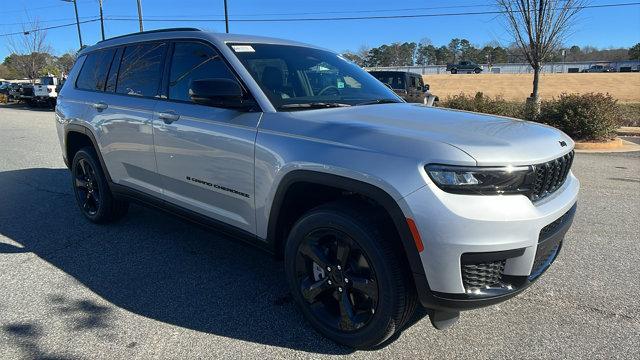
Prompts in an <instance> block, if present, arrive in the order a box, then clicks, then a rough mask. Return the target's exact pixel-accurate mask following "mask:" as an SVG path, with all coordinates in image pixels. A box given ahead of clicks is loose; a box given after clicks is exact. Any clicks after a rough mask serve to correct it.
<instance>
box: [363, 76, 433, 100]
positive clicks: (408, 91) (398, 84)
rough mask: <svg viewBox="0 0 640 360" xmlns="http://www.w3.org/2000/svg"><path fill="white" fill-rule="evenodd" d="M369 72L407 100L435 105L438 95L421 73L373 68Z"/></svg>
mask: <svg viewBox="0 0 640 360" xmlns="http://www.w3.org/2000/svg"><path fill="white" fill-rule="evenodd" d="M369 74H371V75H373V77H375V78H376V79H378V80H380V81H381V82H382V83H383V84H385V85H387V86H388V87H390V88H391V89H393V91H395V93H396V94H398V95H400V97H402V98H403V99H404V100H405V101H406V102H412V103H423V104H425V105H428V106H433V103H434V102H435V101H438V97H437V96H435V95H433V94H431V93H430V92H429V84H425V83H424V80H422V76H421V75H420V74H416V73H412V72H408V71H378V70H371V71H369Z"/></svg>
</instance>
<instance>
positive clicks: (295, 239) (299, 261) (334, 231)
mask: <svg viewBox="0 0 640 360" xmlns="http://www.w3.org/2000/svg"><path fill="white" fill-rule="evenodd" d="M392 226H393V225H390V224H389V222H388V219H387V218H386V217H385V214H383V213H381V212H380V211H377V210H376V209H375V208H372V206H371V205H370V204H367V203H363V202H358V201H354V200H350V199H344V200H337V201H335V202H332V203H327V204H324V205H320V206H318V207H316V208H314V209H311V210H309V211H307V212H306V213H305V214H304V215H302V216H301V217H300V218H299V219H298V220H297V221H296V223H295V224H294V225H293V227H292V229H291V231H290V232H289V235H288V238H287V240H286V243H285V244H284V266H285V275H286V277H287V282H288V284H289V289H290V291H291V295H292V297H293V300H294V302H295V303H296V305H297V306H298V308H299V309H300V312H301V313H302V315H303V316H304V317H305V318H306V319H307V321H308V322H309V323H310V324H311V325H312V326H313V327H314V328H315V329H316V330H317V331H318V332H320V333H321V334H323V335H324V336H326V337H328V338H329V339H331V340H333V341H335V342H337V343H340V344H342V345H346V346H349V347H352V348H359V349H369V348H373V347H376V346H379V345H381V344H383V343H385V342H386V341H387V340H389V339H391V338H393V335H394V334H398V333H399V332H400V331H401V330H402V329H403V327H404V325H405V324H407V322H408V320H409V318H410V317H411V316H412V315H413V314H414V313H415V309H416V306H417V297H416V294H415V287H414V285H413V283H412V279H413V278H412V276H411V273H410V271H409V269H408V267H407V266H406V260H405V261H403V253H402V250H401V248H399V247H398V246H399V243H400V240H399V239H398V238H397V235H395V233H394V232H393V231H391V230H390V229H391V228H392Z"/></svg>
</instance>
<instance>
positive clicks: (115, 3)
mask: <svg viewBox="0 0 640 360" xmlns="http://www.w3.org/2000/svg"><path fill="white" fill-rule="evenodd" d="M103 2H104V13H105V17H107V18H109V17H126V18H129V19H135V18H136V16H137V8H136V0H103ZM632 2H635V1H633V0H592V1H591V4H592V5H601V4H612V3H632ZM222 3H223V1H222V0H142V7H143V15H144V17H145V18H146V19H148V20H161V19H167V18H172V19H173V18H179V19H193V18H198V19H222V18H223V6H222ZM228 4H229V14H230V18H231V19H233V18H242V19H256V18H263V19H264V18H292V17H294V18H295V17H304V18H308V17H333V16H335V17H345V16H346V17H353V16H357V17H359V16H380V15H402V14H441V13H460V12H482V11H491V10H493V9H495V8H493V7H492V5H491V4H493V2H491V1H485V2H483V1H479V0H453V1H447V2H445V1H428V0H422V1H418V0H405V1H402V2H393V1H388V0H387V1H383V0H366V1H363V0H349V1H347V0H342V1H341V0H322V1H304V0H273V1H269V0H228ZM406 9H410V10H406ZM418 9H420V10H418ZM391 10H393V11H391ZM78 11H79V13H80V17H81V20H83V19H90V18H93V17H97V15H98V0H78ZM369 11H371V12H369ZM292 13H294V14H296V15H288V14H292ZM74 16H75V15H74V12H73V4H71V3H66V2H63V1H62V0H37V1H34V0H10V1H9V0H4V1H3V5H2V7H0V34H5V33H11V32H15V31H20V30H21V25H20V24H21V23H23V22H26V21H27V19H28V18H29V17H30V18H38V19H39V20H40V21H41V25H42V26H55V25H61V24H68V23H73V22H74V21H75V18H74ZM176 26H194V27H199V28H202V29H207V30H213V31H218V32H223V31H224V23H223V22H175V21H174V22H166V21H146V22H145V30H151V29H157V28H163V27H176ZM81 27H82V36H83V41H84V43H85V44H93V43H95V42H96V41H98V40H100V27H99V23H98V22H94V23H87V24H83V25H81ZM230 27H231V29H230V30H231V32H234V33H245V34H257V35H266V36H275V37H282V38H288V39H294V40H298V41H303V42H308V43H314V44H317V45H320V46H324V47H326V48H329V49H333V50H335V51H344V50H347V49H351V50H357V49H358V48H359V47H361V46H362V45H366V46H369V47H374V46H378V45H381V44H383V43H391V42H395V41H420V40H421V39H423V38H429V39H430V40H431V41H432V42H433V43H434V44H436V45H440V44H446V43H447V42H448V41H449V40H450V39H451V38H453V37H459V38H467V39H469V40H470V41H471V42H472V43H474V44H477V45H483V44H485V43H487V42H496V41H497V42H499V43H502V44H504V45H507V44H508V43H509V42H510V38H509V36H508V34H507V33H506V31H505V30H504V26H503V22H502V20H501V18H500V17H499V16H496V15H470V16H449V17H447V16H445V17H428V18H417V19H384V20H382V19H376V20H349V21H317V22H284V23H278V22H275V23H273V22H270V23H254V22H236V23H234V22H231V24H230ZM105 28H106V35H107V37H110V36H116V35H121V34H125V33H130V32H135V31H137V30H138V23H137V21H116V20H107V21H106V24H105ZM47 39H48V42H49V43H50V44H51V45H52V46H53V48H54V49H55V51H56V53H58V54H60V53H63V52H65V51H68V50H75V49H77V48H78V38H77V31H76V28H75V26H72V27H64V28H59V29H52V30H49V31H48V34H47ZM637 42H640V5H635V6H625V7H618V8H599V9H585V10H583V12H582V13H581V15H580V18H579V20H578V23H577V25H576V26H575V27H574V29H573V31H572V33H571V35H570V36H569V37H568V39H567V41H566V43H567V44H569V45H573V44H577V45H579V46H584V45H593V46H596V47H599V48H608V47H622V46H624V47H628V46H631V45H633V44H635V43H637ZM6 44H7V38H6V37H0V59H3V58H4V57H5V56H6V55H7V54H8V53H9V50H8V48H7V45H6Z"/></svg>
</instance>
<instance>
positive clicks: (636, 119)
mask: <svg viewBox="0 0 640 360" xmlns="http://www.w3.org/2000/svg"><path fill="white" fill-rule="evenodd" d="M618 107H619V108H620V115H621V116H620V121H618V125H620V126H640V104H638V103H635V104H618Z"/></svg>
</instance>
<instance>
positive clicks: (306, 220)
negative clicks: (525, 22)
mask: <svg viewBox="0 0 640 360" xmlns="http://www.w3.org/2000/svg"><path fill="white" fill-rule="evenodd" d="M56 120H57V131H58V135H59V138H60V143H61V145H62V153H63V157H64V159H65V161H66V163H67V164H68V166H69V168H70V170H71V172H72V181H73V189H74V192H75V196H76V200H77V202H78V205H79V207H80V209H81V211H82V213H83V214H84V216H85V217H87V218H88V219H89V220H91V221H93V222H96V223H105V222H109V221H114V220H116V219H118V218H120V217H122V216H123V215H124V214H125V213H126V211H127V208H128V202H129V201H133V200H135V201H138V202H141V203H143V204H150V205H153V206H156V207H160V208H162V209H165V210H167V211H169V212H172V213H175V214H179V215H181V216H183V217H188V218H189V219H192V220H194V221H196V222H199V223H202V224H206V225H210V226H212V227H214V228H216V229H219V230H222V231H224V232H225V233H227V234H231V235H233V236H234V237H236V238H240V239H243V240H246V241H249V242H252V243H254V244H257V245H258V246H260V247H263V248H265V249H267V250H268V251H270V252H272V253H274V254H275V255H276V256H279V257H282V258H283V259H284V267H285V274H286V278H287V282H288V284H289V285H290V290H291V294H292V297H293V299H294V301H295V303H296V304H297V305H298V306H299V309H300V311H301V312H302V314H303V315H304V316H305V318H306V319H307V320H308V321H309V323H311V325H312V326H313V327H314V328H316V329H317V330H318V331H319V332H320V333H322V334H324V335H325V336H327V337H329V338H331V339H333V340H334V341H337V342H339V343H342V344H345V345H348V346H352V347H357V348H370V347H375V346H378V345H380V344H383V343H384V342H385V341H387V340H388V339H389V338H390V337H391V336H392V335H393V334H394V333H396V332H399V331H401V330H402V329H403V327H405V326H407V325H408V324H410V323H412V322H414V321H415V320H416V319H417V318H419V316H420V315H423V314H428V315H429V317H430V318H431V321H432V323H433V324H434V326H436V327H437V328H444V327H447V326H449V325H451V324H452V323H453V322H455V320H456V319H457V318H458V315H459V312H460V311H461V310H467V309H473V308H477V307H481V306H486V305H490V304H495V303H498V302H500V301H503V300H506V299H508V298H510V297H512V296H514V295H516V294H518V293H520V292H522V291H523V290H524V289H525V288H526V287H528V286H529V285H530V284H531V283H532V282H534V281H535V280H536V279H537V278H538V277H539V276H540V275H541V274H542V273H543V272H544V271H545V270H546V269H547V268H548V267H549V265H550V264H551V263H552V262H553V261H554V260H555V258H556V256H557V255H558V252H559V250H560V248H561V247H562V241H563V238H564V234H565V233H566V231H567V229H568V227H569V226H570V225H571V223H572V220H573V215H574V212H575V209H576V199H577V196H578V188H579V182H578V180H577V179H576V178H575V177H574V176H573V175H572V173H571V171H570V168H571V163H572V160H573V145H574V143H573V141H571V139H570V138H569V137H567V136H566V135H565V134H563V133H562V132H560V131H558V130H556V129H554V128H551V127H548V126H544V125H540V124H536V123H530V122H525V121H520V120H515V119H509V118H503V117H496V116H486V115H480V114H475V113H470V112H463V111H452V110H444V109H437V108H430V107H426V106H424V105H420V104H408V103H405V102H404V101H403V100H402V99H401V98H399V97H398V96H397V95H396V94H395V93H394V92H393V91H392V90H390V89H389V88H388V87H387V86H385V85H384V84H382V83H381V82H379V81H378V80H376V79H375V78H374V77H372V76H371V75H369V74H368V73H366V72H365V71H364V70H362V69H360V68H359V67H358V66H356V65H354V64H353V63H351V62H349V61H348V60H346V59H344V58H343V57H342V56H340V55H337V54H335V53H332V52H330V51H327V50H324V49H321V48H317V47H314V46H311V45H306V44H300V43H296V42H292V41H286V40H278V39H271V38H263V37H255V36H242V35H229V34H214V33H208V32H203V31H199V30H197V29H166V30H160V31H150V32H143V33H138V34H133V35H126V36H122V37H118V38H112V39H109V40H106V41H102V42H100V43H98V44H96V45H95V46H92V47H89V48H86V49H84V50H83V51H82V52H81V53H80V55H79V57H78V60H77V62H76V64H75V66H74V67H73V70H72V71H71V73H70V74H69V78H68V81H67V82H66V83H65V85H64V86H63V88H62V90H61V92H60V95H59V97H58V102H57V107H56Z"/></svg>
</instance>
